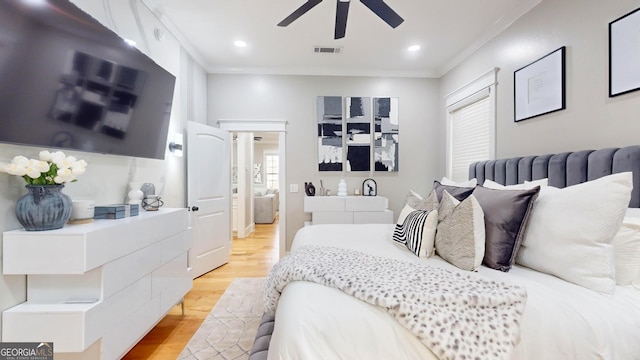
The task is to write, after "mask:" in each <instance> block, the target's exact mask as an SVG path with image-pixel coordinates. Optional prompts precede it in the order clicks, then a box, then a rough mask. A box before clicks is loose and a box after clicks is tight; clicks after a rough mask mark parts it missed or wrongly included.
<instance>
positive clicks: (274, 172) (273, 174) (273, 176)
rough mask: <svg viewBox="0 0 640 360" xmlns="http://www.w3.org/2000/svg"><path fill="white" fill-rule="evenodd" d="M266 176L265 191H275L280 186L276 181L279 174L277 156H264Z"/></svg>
mask: <svg viewBox="0 0 640 360" xmlns="http://www.w3.org/2000/svg"><path fill="white" fill-rule="evenodd" d="M265 164H266V168H265V171H266V175H267V189H277V188H278V187H279V186H280V185H279V182H278V179H279V177H280V173H279V172H278V171H279V169H280V163H279V157H278V155H273V154H267V155H265Z"/></svg>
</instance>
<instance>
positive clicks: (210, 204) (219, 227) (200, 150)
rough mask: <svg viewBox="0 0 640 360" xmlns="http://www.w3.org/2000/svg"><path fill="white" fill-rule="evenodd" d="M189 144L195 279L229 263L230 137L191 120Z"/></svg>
mask: <svg viewBox="0 0 640 360" xmlns="http://www.w3.org/2000/svg"><path fill="white" fill-rule="evenodd" d="M186 145H187V150H186V155H187V198H188V201H189V208H190V209H191V211H190V214H191V226H192V229H191V233H192V239H193V241H192V244H191V249H190V250H189V266H190V267H191V268H192V272H193V277H194V278H196V277H198V276H200V275H202V274H204V273H206V272H209V271H211V270H213V269H215V268H217V267H219V266H221V265H224V264H226V263H227V262H229V257H230V254H231V240H232V237H231V174H230V172H231V135H230V133H229V132H227V131H226V130H221V129H218V128H215V127H212V126H208V125H204V124H200V123H196V122H193V121H188V122H187V142H186Z"/></svg>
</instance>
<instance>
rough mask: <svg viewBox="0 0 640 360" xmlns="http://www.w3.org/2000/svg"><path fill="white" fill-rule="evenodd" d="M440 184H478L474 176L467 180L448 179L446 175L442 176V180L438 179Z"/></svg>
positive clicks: (462, 185) (466, 185)
mask: <svg viewBox="0 0 640 360" xmlns="http://www.w3.org/2000/svg"><path fill="white" fill-rule="evenodd" d="M440 184H442V185H447V186H459V187H476V185H478V180H476V178H473V179H471V180H467V181H454V180H451V179H449V178H448V177H443V178H442V180H440Z"/></svg>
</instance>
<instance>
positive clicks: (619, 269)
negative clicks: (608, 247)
mask: <svg viewBox="0 0 640 360" xmlns="http://www.w3.org/2000/svg"><path fill="white" fill-rule="evenodd" d="M611 244H612V245H613V254H614V258H615V266H616V284H618V285H631V284H632V283H634V282H635V283H638V284H640V209H635V208H633V209H627V212H626V215H625V217H624V219H623V220H622V225H621V226H620V229H618V232H617V233H616V236H615V237H614V238H613V241H612V242H611Z"/></svg>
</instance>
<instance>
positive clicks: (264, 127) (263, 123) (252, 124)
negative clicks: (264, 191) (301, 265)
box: [218, 119, 287, 258]
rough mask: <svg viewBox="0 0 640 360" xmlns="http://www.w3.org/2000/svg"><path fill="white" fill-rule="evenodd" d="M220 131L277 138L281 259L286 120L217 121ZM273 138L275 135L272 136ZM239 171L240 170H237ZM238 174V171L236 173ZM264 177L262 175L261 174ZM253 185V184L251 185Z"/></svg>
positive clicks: (285, 195)
mask: <svg viewBox="0 0 640 360" xmlns="http://www.w3.org/2000/svg"><path fill="white" fill-rule="evenodd" d="M218 124H219V125H220V128H221V129H224V130H227V131H229V132H231V133H239V134H240V133H254V134H256V133H276V134H277V137H278V152H277V154H278V169H279V171H278V198H279V200H278V205H279V206H278V208H279V221H278V236H279V244H278V245H279V255H280V257H281V258H282V257H283V256H284V255H285V251H286V228H287V227H286V220H287V219H286V213H287V210H286V207H287V202H286V198H287V194H286V191H285V185H286V177H287V176H286V174H287V173H286V126H287V121H286V120H280V119H276V120H271V119H267V120H264V119H263V120H246V119H239V120H237V119H229V120H227V119H222V120H218ZM274 136H275V135H274ZM239 170H240V169H239ZM252 171H253V168H252ZM238 174H239V171H238ZM263 175H264V174H263ZM252 185H253V184H252Z"/></svg>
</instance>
